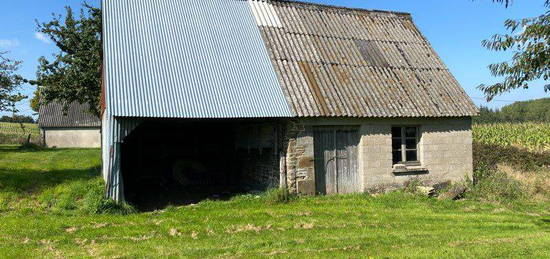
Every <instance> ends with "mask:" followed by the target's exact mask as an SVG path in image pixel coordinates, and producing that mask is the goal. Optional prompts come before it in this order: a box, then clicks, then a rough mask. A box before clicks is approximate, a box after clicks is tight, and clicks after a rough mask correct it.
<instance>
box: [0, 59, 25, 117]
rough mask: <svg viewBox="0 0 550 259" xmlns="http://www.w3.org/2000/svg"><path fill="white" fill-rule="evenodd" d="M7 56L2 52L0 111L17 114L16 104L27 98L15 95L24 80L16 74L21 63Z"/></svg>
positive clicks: (0, 65)
mask: <svg viewBox="0 0 550 259" xmlns="http://www.w3.org/2000/svg"><path fill="white" fill-rule="evenodd" d="M5 54H6V52H0V111H8V112H17V109H16V108H15V104H16V103H17V102H19V101H21V100H23V99H25V98H26V96H23V95H22V94H21V93H15V91H16V90H17V88H19V86H20V85H21V83H22V82H23V78H22V77H21V76H19V75H17V74H15V71H16V70H17V69H18V68H19V65H20V64H21V62H20V61H15V60H11V59H8V58H6V57H5Z"/></svg>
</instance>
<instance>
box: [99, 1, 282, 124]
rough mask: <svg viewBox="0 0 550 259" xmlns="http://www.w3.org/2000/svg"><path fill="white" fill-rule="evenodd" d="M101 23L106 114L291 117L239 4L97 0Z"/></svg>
mask: <svg viewBox="0 0 550 259" xmlns="http://www.w3.org/2000/svg"><path fill="white" fill-rule="evenodd" d="M265 22H267V21H265ZM269 24H275V25H276V24H277V21H273V22H270V23H269ZM103 26H104V28H103V30H104V31H103V41H104V59H105V60H104V63H105V83H106V89H107V91H106V104H107V106H108V107H109V108H110V109H108V110H110V113H111V115H112V116H123V117H163V118H234V117H240V118H252V117H289V116H291V113H290V110H289V107H288V104H287V102H286V100H285V97H284V95H283V92H282V89H281V86H280V85H279V82H278V80H277V76H276V74H275V71H274V69H273V65H272V64H271V62H270V60H269V57H268V53H267V50H266V47H265V45H264V44H263V42H262V39H261V36H260V33H259V31H258V28H257V27H256V21H255V18H254V15H253V12H252V9H251V7H250V6H249V4H248V3H247V2H246V1H238V0H155V1H150V0H103Z"/></svg>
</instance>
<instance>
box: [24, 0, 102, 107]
mask: <svg viewBox="0 0 550 259" xmlns="http://www.w3.org/2000/svg"><path fill="white" fill-rule="evenodd" d="M65 9H66V15H65V17H64V18H63V17H62V16H61V15H54V16H53V18H52V20H51V21H50V22H47V23H38V22H37V23H38V31H39V32H41V33H44V34H45V35H47V36H48V37H49V38H50V39H51V40H52V41H53V42H54V43H55V45H56V46H57V47H58V48H59V50H60V52H59V53H58V54H56V55H55V59H54V60H53V61H49V60H47V59H46V58H45V57H41V58H40V59H39V63H40V64H39V68H38V72H37V79H36V81H31V83H32V84H34V85H37V86H38V89H39V95H40V101H41V102H44V103H49V102H54V101H55V102H59V103H63V104H64V105H65V107H64V109H65V110H67V109H68V106H69V104H70V103H72V102H79V103H88V104H90V112H91V113H92V114H95V115H96V116H99V113H100V107H99V104H100V93H101V86H100V78H101V62H102V49H101V29H102V28H101V9H99V8H95V7H93V6H91V5H88V4H87V3H84V4H83V9H82V10H81V11H80V15H79V17H78V18H75V15H74V13H73V10H72V9H71V8H70V7H65Z"/></svg>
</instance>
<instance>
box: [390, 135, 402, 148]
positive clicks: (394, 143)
mask: <svg viewBox="0 0 550 259" xmlns="http://www.w3.org/2000/svg"><path fill="white" fill-rule="evenodd" d="M391 147H392V149H393V150H397V149H401V139H400V138H393V139H392V140H391Z"/></svg>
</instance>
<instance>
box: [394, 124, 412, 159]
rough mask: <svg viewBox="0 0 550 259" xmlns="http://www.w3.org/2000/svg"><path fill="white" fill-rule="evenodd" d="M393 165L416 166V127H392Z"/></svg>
mask: <svg viewBox="0 0 550 259" xmlns="http://www.w3.org/2000/svg"><path fill="white" fill-rule="evenodd" d="M391 137H392V157H393V164H394V165H395V164H418V127H392V128H391Z"/></svg>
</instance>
